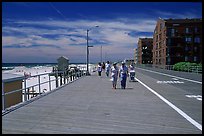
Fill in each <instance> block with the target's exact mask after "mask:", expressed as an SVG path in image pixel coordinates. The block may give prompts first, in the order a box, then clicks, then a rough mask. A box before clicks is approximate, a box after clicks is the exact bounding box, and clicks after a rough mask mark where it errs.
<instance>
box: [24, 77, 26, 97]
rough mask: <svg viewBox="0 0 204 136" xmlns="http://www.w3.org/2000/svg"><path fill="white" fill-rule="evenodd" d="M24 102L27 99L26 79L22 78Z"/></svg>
mask: <svg viewBox="0 0 204 136" xmlns="http://www.w3.org/2000/svg"><path fill="white" fill-rule="evenodd" d="M24 89H25V91H24V101H27V97H26V94H27V91H26V77H24Z"/></svg>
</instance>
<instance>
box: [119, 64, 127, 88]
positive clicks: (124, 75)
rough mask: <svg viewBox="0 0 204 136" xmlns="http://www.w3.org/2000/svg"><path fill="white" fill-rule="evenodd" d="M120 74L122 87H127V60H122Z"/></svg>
mask: <svg viewBox="0 0 204 136" xmlns="http://www.w3.org/2000/svg"><path fill="white" fill-rule="evenodd" d="M119 76H120V79H121V88H122V89H125V88H126V81H127V76H128V67H127V66H126V65H125V62H122V65H121V67H120V69H119Z"/></svg>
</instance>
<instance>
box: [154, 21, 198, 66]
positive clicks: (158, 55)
mask: <svg viewBox="0 0 204 136" xmlns="http://www.w3.org/2000/svg"><path fill="white" fill-rule="evenodd" d="M152 52H153V64H154V65H160V66H164V65H173V64H175V63H177V62H181V61H182V62H184V61H186V62H195V63H202V19H161V18H160V19H159V20H158V21H157V24H156V27H155V30H154V34H153V50H152Z"/></svg>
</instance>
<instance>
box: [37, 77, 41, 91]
mask: <svg viewBox="0 0 204 136" xmlns="http://www.w3.org/2000/svg"><path fill="white" fill-rule="evenodd" d="M38 84H39V94H40V95H41V88H40V75H38Z"/></svg>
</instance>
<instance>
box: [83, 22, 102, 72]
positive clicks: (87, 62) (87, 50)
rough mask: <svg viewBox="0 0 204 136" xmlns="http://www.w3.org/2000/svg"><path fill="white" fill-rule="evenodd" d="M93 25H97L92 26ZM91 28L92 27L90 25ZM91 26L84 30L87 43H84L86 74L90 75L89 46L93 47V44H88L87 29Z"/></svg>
mask: <svg viewBox="0 0 204 136" xmlns="http://www.w3.org/2000/svg"><path fill="white" fill-rule="evenodd" d="M94 27H99V26H97V25H96V26H94ZM91 28H93V27H91ZM91 28H89V29H87V31H86V40H87V43H86V45H87V46H86V71H87V72H86V74H87V75H90V73H89V47H93V46H89V31H90V30H91Z"/></svg>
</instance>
